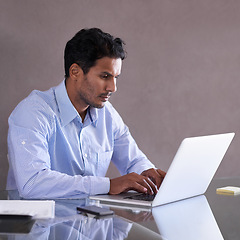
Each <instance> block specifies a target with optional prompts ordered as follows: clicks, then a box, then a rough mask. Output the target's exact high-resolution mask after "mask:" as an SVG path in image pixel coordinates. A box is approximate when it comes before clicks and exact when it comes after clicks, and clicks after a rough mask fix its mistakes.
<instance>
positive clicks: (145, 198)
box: [124, 193, 156, 201]
mask: <svg viewBox="0 0 240 240" xmlns="http://www.w3.org/2000/svg"><path fill="white" fill-rule="evenodd" d="M155 196H156V194H153V195H150V194H145V193H140V194H136V195H132V196H128V197H125V198H124V199H134V200H142V201H153V199H154V198H155Z"/></svg>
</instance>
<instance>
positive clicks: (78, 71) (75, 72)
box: [69, 63, 83, 80]
mask: <svg viewBox="0 0 240 240" xmlns="http://www.w3.org/2000/svg"><path fill="white" fill-rule="evenodd" d="M81 75H83V70H82V68H81V67H80V66H79V65H78V64H76V63H73V64H72V65H71V66H70V68H69V76H70V77H71V78H72V79H74V80H76V79H77V78H78V77H79V76H81Z"/></svg>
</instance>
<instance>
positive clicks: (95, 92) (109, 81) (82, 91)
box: [76, 57, 122, 108]
mask: <svg viewBox="0 0 240 240" xmlns="http://www.w3.org/2000/svg"><path fill="white" fill-rule="evenodd" d="M121 67H122V60H121V59H120V58H117V59H115V58H109V57H104V58H101V59H99V60H97V62H96V65H95V66H93V67H91V68H90V70H89V72H88V73H87V74H85V75H84V76H83V79H82V81H80V83H79V84H77V89H76V91H77V96H76V97H77V99H76V100H77V101H80V102H81V103H80V102H79V103H80V104H84V105H85V106H86V107H87V106H90V107H95V108H102V107H103V106H104V103H105V102H106V101H108V99H109V97H110V95H111V94H112V93H113V92H115V91H116V90H117V86H116V80H117V78H118V77H119V75H120V73H121Z"/></svg>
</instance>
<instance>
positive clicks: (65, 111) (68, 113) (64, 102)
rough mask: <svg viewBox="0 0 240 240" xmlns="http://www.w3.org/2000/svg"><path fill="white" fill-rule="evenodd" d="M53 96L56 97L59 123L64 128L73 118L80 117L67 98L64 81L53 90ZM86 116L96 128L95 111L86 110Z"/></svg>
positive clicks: (96, 114) (92, 109)
mask: <svg viewBox="0 0 240 240" xmlns="http://www.w3.org/2000/svg"><path fill="white" fill-rule="evenodd" d="M55 96H56V101H57V104H58V108H59V112H60V119H61V123H62V125H63V126H66V125H67V124H69V123H70V122H71V121H72V120H73V119H74V118H76V117H80V116H79V114H78V112H77V110H76V109H75V107H74V106H73V104H72V102H71V101H70V99H69V97H68V94H67V89H66V85H65V80H64V81H62V82H61V83H60V84H59V85H58V86H57V87H56V88H55ZM87 115H89V118H90V122H91V123H93V125H94V126H95V127H96V124H97V118H98V111H97V109H96V108H90V111H89V110H88V113H87ZM86 117H87V116H86ZM85 120H86V119H85Z"/></svg>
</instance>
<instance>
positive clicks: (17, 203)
mask: <svg viewBox="0 0 240 240" xmlns="http://www.w3.org/2000/svg"><path fill="white" fill-rule="evenodd" d="M0 214H4V215H7V214H9V215H30V216H32V217H33V218H39V219H43V218H54V216H55V201H53V200H47V201H39V200H36V201H30V200H0Z"/></svg>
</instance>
